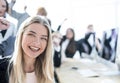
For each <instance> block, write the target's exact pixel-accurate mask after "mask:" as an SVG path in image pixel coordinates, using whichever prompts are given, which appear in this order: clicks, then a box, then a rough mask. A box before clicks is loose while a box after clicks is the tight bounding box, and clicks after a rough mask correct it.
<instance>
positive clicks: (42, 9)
mask: <svg viewBox="0 0 120 83" xmlns="http://www.w3.org/2000/svg"><path fill="white" fill-rule="evenodd" d="M36 14H37V15H41V16H45V17H46V18H47V20H48V22H49V24H50V26H51V20H50V19H49V18H48V17H47V10H46V9H45V7H42V6H40V7H38V9H37V11H36ZM52 32H54V30H52Z"/></svg>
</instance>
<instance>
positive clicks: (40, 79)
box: [8, 16, 54, 83]
mask: <svg viewBox="0 0 120 83" xmlns="http://www.w3.org/2000/svg"><path fill="white" fill-rule="evenodd" d="M51 41H52V40H51V32H50V25H49V23H48V21H47V20H46V19H45V18H44V17H42V16H34V17H30V18H28V19H27V20H26V21H25V22H24V23H23V24H22V25H21V27H20V28H19V31H18V34H17V37H16V41H15V50H14V54H13V57H12V58H11V61H10V65H9V74H8V75H9V83H54V73H53V71H54V70H53V57H52V42H51Z"/></svg>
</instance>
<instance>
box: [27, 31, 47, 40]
mask: <svg viewBox="0 0 120 83" xmlns="http://www.w3.org/2000/svg"><path fill="white" fill-rule="evenodd" d="M29 32H31V33H34V34H37V33H36V32H34V31H29ZM41 36H42V37H46V38H48V35H41Z"/></svg>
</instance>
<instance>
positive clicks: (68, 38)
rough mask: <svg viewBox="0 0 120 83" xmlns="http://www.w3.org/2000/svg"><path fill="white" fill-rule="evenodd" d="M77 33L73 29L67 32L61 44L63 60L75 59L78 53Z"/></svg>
mask: <svg viewBox="0 0 120 83" xmlns="http://www.w3.org/2000/svg"><path fill="white" fill-rule="evenodd" d="M74 38H75V33H74V30H73V29H72V28H68V29H67V30H66V35H65V36H63V38H62V42H61V54H62V60H64V59H65V58H66V57H67V58H73V56H74V54H75V52H76V41H75V39H74Z"/></svg>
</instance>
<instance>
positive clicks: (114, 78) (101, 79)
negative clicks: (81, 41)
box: [55, 59, 120, 83]
mask: <svg viewBox="0 0 120 83" xmlns="http://www.w3.org/2000/svg"><path fill="white" fill-rule="evenodd" d="M107 65H108V64H107ZM55 71H56V73H57V75H58V79H59V81H60V83H120V73H119V71H118V70H117V69H116V68H114V66H113V67H111V66H106V65H105V64H103V63H100V62H96V61H94V60H89V59H81V60H75V59H67V60H66V61H64V62H63V63H62V65H61V66H60V68H56V69H55Z"/></svg>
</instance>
